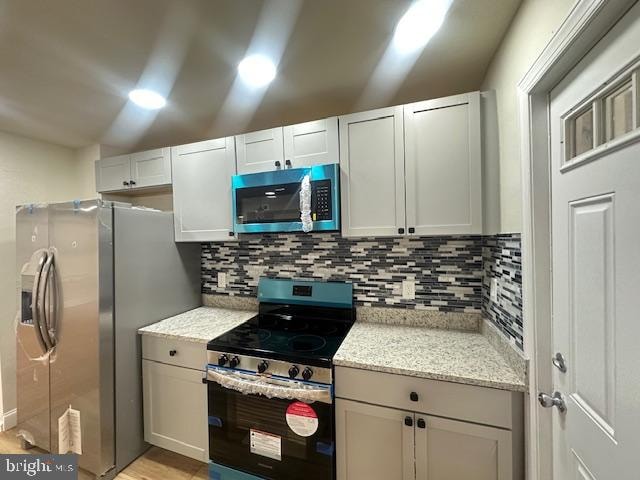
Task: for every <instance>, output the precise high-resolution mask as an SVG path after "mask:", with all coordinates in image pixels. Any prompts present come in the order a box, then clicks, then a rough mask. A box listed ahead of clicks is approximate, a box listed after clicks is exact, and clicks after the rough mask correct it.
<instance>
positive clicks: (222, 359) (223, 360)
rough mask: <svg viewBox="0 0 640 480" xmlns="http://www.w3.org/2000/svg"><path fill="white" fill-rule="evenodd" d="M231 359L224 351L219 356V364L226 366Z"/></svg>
mask: <svg viewBox="0 0 640 480" xmlns="http://www.w3.org/2000/svg"><path fill="white" fill-rule="evenodd" d="M228 361H229V357H227V356H226V355H225V354H224V353H223V354H222V355H220V356H219V357H218V365H220V366H221V367H224V366H225V365H226V364H227V362H228Z"/></svg>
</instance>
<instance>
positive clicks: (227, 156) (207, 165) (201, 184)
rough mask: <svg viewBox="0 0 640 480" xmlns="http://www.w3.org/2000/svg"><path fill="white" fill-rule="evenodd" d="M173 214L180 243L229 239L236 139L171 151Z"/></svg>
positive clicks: (208, 141) (224, 139)
mask: <svg viewBox="0 0 640 480" xmlns="http://www.w3.org/2000/svg"><path fill="white" fill-rule="evenodd" d="M172 158H173V162H172V163H173V214H174V228H175V235H176V241H177V242H208V241H216V240H229V238H230V233H232V232H233V226H232V219H231V210H232V205H231V177H232V176H233V175H234V174H235V171H236V155H235V144H234V141H233V137H227V138H219V139H216V140H207V141H204V142H198V143H191V144H189V145H181V146H179V147H173V148H172Z"/></svg>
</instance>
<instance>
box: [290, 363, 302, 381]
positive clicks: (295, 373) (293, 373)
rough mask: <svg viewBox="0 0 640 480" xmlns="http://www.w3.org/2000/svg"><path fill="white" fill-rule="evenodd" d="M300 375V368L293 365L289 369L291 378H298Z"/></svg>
mask: <svg viewBox="0 0 640 480" xmlns="http://www.w3.org/2000/svg"><path fill="white" fill-rule="evenodd" d="M299 373H300V369H299V368H298V366H297V365H291V368H290V369H289V378H296V377H297V376H298V374H299Z"/></svg>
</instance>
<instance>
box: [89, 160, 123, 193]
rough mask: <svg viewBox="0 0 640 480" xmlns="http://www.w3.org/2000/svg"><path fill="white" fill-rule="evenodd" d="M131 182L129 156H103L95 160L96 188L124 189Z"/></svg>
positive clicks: (112, 190)
mask: <svg viewBox="0 0 640 480" xmlns="http://www.w3.org/2000/svg"><path fill="white" fill-rule="evenodd" d="M130 182H131V156H130V155H119V156H117V157H110V158H103V159H102V160H98V161H96V190H97V191H98V192H101V193H102V192H115V191H118V190H126V189H128V188H130V187H129V185H130Z"/></svg>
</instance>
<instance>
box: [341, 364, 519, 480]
mask: <svg viewBox="0 0 640 480" xmlns="http://www.w3.org/2000/svg"><path fill="white" fill-rule="evenodd" d="M335 375H336V377H335V378H336V403H335V405H336V463H337V467H336V468H337V477H336V478H337V480H388V479H392V478H393V479H398V480H450V479H456V480H522V479H523V478H524V465H523V456H524V445H523V442H524V436H523V415H522V409H523V398H522V393H518V392H508V391H502V390H495V389H490V388H484V387H475V386H470V385H461V384H453V383H448V382H442V381H434V380H426V379H421V378H413V377H406V376H402V375H392V374H385V373H378V372H370V371H364V370H357V369H352V368H345V367H337V368H336V373H335ZM390 380H392V381H391V382H390ZM372 389H376V390H378V391H380V392H381V395H379V396H375V395H373V396H372V395H371V391H372ZM392 390H393V391H394V392H396V393H397V395H396V393H394V394H392V395H387V394H385V393H383V391H384V392H391V391H392ZM403 392H404V394H402V393H403ZM405 397H406V398H405ZM461 397H463V398H464V401H461ZM492 397H493V398H494V400H495V402H494V401H492V402H488V400H489V399H491V398H492ZM443 405H449V406H450V407H447V408H448V410H446V411H445V410H444V409H443V408H442V407H441V406H443ZM470 405H474V407H473V408H468V407H469V406H470ZM483 408H484V410H485V411H483ZM457 410H459V411H457ZM443 414H446V415H448V417H442V416H438V415H443ZM487 420H489V423H487Z"/></svg>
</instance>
